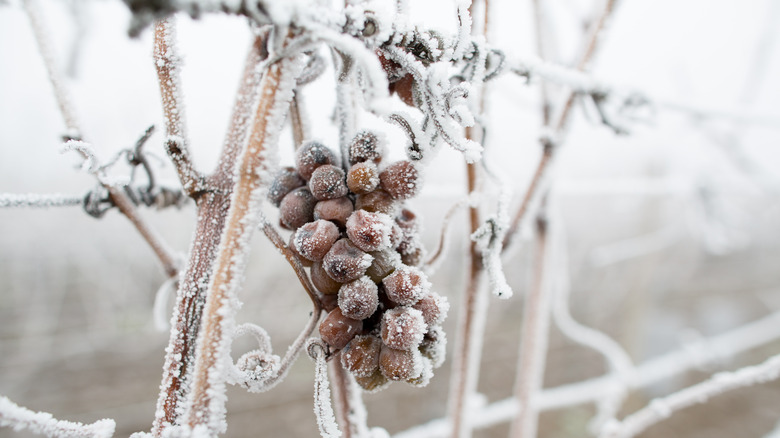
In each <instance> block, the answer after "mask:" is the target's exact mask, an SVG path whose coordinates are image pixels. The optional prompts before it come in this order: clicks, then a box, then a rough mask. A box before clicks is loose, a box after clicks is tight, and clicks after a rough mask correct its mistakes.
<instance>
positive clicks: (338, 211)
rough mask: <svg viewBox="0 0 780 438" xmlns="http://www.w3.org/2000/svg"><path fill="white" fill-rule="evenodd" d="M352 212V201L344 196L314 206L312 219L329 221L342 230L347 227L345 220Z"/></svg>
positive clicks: (353, 208)
mask: <svg viewBox="0 0 780 438" xmlns="http://www.w3.org/2000/svg"><path fill="white" fill-rule="evenodd" d="M354 210H355V207H353V206H352V201H350V200H349V198H348V197H346V196H343V197H341V198H336V199H328V200H325V201H320V202H318V203H317V205H315V206H314V219H325V220H326V221H331V222H333V223H334V224H336V225H338V227H339V228H342V229H343V228H345V227H346V226H347V218H348V217H349V215H351V214H352V212H353V211H354Z"/></svg>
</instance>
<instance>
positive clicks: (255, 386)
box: [233, 323, 281, 392]
mask: <svg viewBox="0 0 780 438" xmlns="http://www.w3.org/2000/svg"><path fill="white" fill-rule="evenodd" d="M247 334H248V335H252V336H253V337H254V338H255V340H257V343H258V346H259V348H258V349H256V350H252V351H249V352H247V353H244V355H242V356H241V357H240V358H239V359H238V360H237V361H236V363H235V365H234V370H233V374H234V375H233V381H234V383H236V384H238V385H241V386H243V387H244V388H246V389H248V390H249V391H253V392H260V391H262V390H263V389H264V388H265V387H266V382H267V381H269V380H270V379H272V378H273V377H275V376H276V375H277V374H278V372H279V368H280V366H281V359H280V358H279V356H277V355H275V354H273V353H272V352H271V337H270V336H269V335H268V332H266V331H265V329H263V328H262V327H260V326H258V325H256V324H251V323H246V324H242V325H240V326H238V327H237V328H236V331H235V333H234V334H233V338H234V339H235V338H237V337H239V336H243V335H247Z"/></svg>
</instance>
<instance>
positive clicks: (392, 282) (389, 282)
mask: <svg viewBox="0 0 780 438" xmlns="http://www.w3.org/2000/svg"><path fill="white" fill-rule="evenodd" d="M383 283H384V285H385V292H386V293H387V297H388V298H390V299H391V300H393V301H395V302H396V303H398V304H402V305H405V306H411V305H413V304H414V303H416V302H417V301H419V300H420V298H422V297H424V296H425V295H426V294H427V293H428V291H429V290H430V288H431V283H430V282H429V281H428V277H427V276H426V275H425V273H423V272H422V271H421V270H419V269H417V268H415V267H412V266H406V265H402V266H400V267H399V268H398V269H396V270H395V271H394V272H393V273H392V274H390V275H388V276H387V277H386V278H385V279H384V281H383Z"/></svg>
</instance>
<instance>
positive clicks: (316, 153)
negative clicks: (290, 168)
mask: <svg viewBox="0 0 780 438" xmlns="http://www.w3.org/2000/svg"><path fill="white" fill-rule="evenodd" d="M335 162H336V157H335V155H333V151H331V150H330V149H329V148H328V147H327V146H325V145H324V144H322V143H320V142H318V141H307V142H305V143H304V144H302V145H301V147H300V148H298V151H297V152H296V154H295V166H296V167H297V168H298V174H300V175H301V177H303V179H305V180H307V181H308V180H309V178H311V174H312V173H313V172H314V169H316V168H318V167H320V166H322V165H323V164H333V163H335Z"/></svg>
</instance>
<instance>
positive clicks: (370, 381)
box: [355, 369, 390, 393]
mask: <svg viewBox="0 0 780 438" xmlns="http://www.w3.org/2000/svg"><path fill="white" fill-rule="evenodd" d="M355 381H356V382H357V384H358V385H360V387H361V388H363V390H364V391H366V392H369V393H372V392H378V391H381V390H383V389H385V388H386V387H387V385H389V384H390V380H388V379H387V377H385V376H384V374H382V371H381V370H379V369H377V370H376V371H374V373H373V374H371V375H370V376H366V377H362V376H355Z"/></svg>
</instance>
